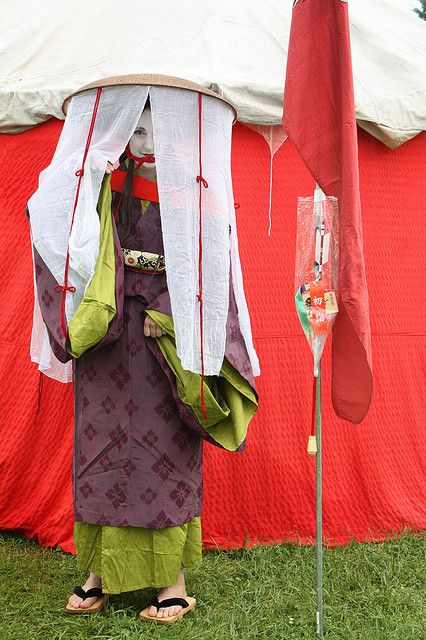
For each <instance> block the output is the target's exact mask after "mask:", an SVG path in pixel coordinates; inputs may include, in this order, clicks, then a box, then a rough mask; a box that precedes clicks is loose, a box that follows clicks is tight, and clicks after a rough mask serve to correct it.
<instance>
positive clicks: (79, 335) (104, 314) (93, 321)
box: [67, 174, 117, 358]
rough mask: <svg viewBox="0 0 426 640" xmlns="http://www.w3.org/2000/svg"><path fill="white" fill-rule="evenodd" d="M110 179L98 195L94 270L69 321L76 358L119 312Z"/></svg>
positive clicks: (71, 347)
mask: <svg viewBox="0 0 426 640" xmlns="http://www.w3.org/2000/svg"><path fill="white" fill-rule="evenodd" d="M110 181H111V175H110V174H108V175H106V176H105V177H104V180H103V183H102V187H101V193H100V195H99V201H98V213H99V218H100V248H99V257H98V259H97V261H96V266H95V271H94V274H93V276H92V279H91V281H90V283H89V285H88V287H87V289H86V292H85V294H84V297H83V300H82V301H81V302H80V304H79V306H78V307H77V309H76V311H75V313H74V315H73V317H72V319H71V321H70V323H69V325H68V339H69V344H68V347H67V350H68V353H69V354H70V355H72V356H73V357H74V358H79V357H80V356H81V355H82V354H83V353H85V352H86V351H87V350H88V349H90V348H91V347H93V346H94V345H95V344H98V342H100V341H101V340H102V338H103V337H104V336H105V335H106V333H107V331H108V327H109V324H110V322H111V320H112V319H113V318H114V316H115V314H116V312H117V309H116V303H115V254H114V232H113V226H112V215H111V187H110Z"/></svg>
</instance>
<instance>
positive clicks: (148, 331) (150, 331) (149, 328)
mask: <svg viewBox="0 0 426 640" xmlns="http://www.w3.org/2000/svg"><path fill="white" fill-rule="evenodd" d="M143 332H144V334H145V335H146V337H147V338H148V337H149V336H151V337H152V338H159V337H160V336H162V335H163V330H162V328H161V327H160V326H159V325H158V324H157V323H156V322H154V320H153V319H152V318H151V317H150V316H146V317H145V321H144V323H143Z"/></svg>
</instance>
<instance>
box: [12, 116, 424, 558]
mask: <svg viewBox="0 0 426 640" xmlns="http://www.w3.org/2000/svg"><path fill="white" fill-rule="evenodd" d="M61 126H62V125H61V123H60V122H57V121H54V120H51V121H49V122H47V123H45V124H43V125H41V126H38V127H36V128H35V129H32V130H31V131H28V132H26V133H23V134H19V135H2V136H0V138H1V141H0V142H1V144H0V175H1V179H0V221H1V229H2V233H1V236H0V261H1V262H0V282H1V292H2V304H1V305H0V344H1V350H0V385H1V387H0V388H1V394H0V412H1V419H0V428H1V448H0V464H1V467H0V469H1V475H0V483H1V484H0V528H3V529H20V530H21V531H23V532H24V533H25V534H26V535H27V536H29V537H35V536H36V537H37V538H38V540H39V542H40V544H41V545H45V546H56V545H59V546H60V547H62V549H64V550H66V551H71V552H73V551H74V548H73V544H72V526H73V516H72V496H71V455H72V429H73V427H72V417H73V404H72V387H71V386H70V385H62V384H60V383H57V382H54V381H52V380H50V379H48V378H46V377H42V376H40V374H39V373H38V371H37V368H36V365H34V364H32V363H30V361H29V355H28V353H29V339H30V330H31V319H32V297H33V286H32V272H31V253H30V244H29V232H28V228H27V223H26V219H25V216H24V206H25V203H26V200H27V199H28V197H29V196H30V195H31V193H32V192H33V191H34V190H35V188H36V185H37V175H38V173H39V172H40V170H41V169H43V168H44V167H45V166H46V165H47V164H48V163H49V161H50V158H51V156H52V153H53V150H54V147H55V144H56V141H57V139H58V136H59V133H60V130H61ZM425 151H426V134H421V135H420V136H418V137H417V138H415V139H414V140H411V141H410V142H407V143H406V144H404V145H403V146H402V147H401V148H400V149H397V150H394V151H391V150H389V149H387V148H386V147H384V146H383V145H382V144H381V143H379V142H377V141H375V140H374V139H372V138H371V137H370V136H368V135H367V134H365V133H363V132H360V135H359V154H360V170H361V197H362V205H363V219H364V236H365V255H366V266H367V278H368V282H369V291H370V303H371V306H370V309H371V321H372V332H373V362H374V396H373V404H372V407H371V409H370V412H369V415H368V417H367V418H366V420H364V422H363V423H361V424H360V425H357V426H354V425H351V424H349V423H346V422H343V421H341V420H339V419H337V418H336V417H335V416H334V414H333V411H332V407H331V401H330V379H329V378H330V344H328V346H327V347H326V351H325V355H324V359H323V360H324V364H323V371H324V400H323V416H324V417H323V421H324V427H323V431H324V436H323V437H324V444H323V446H324V467H323V475H324V479H323V482H324V535H325V539H326V544H329V545H332V544H345V543H347V542H348V541H349V540H350V539H351V538H353V537H355V538H356V539H357V540H359V541H365V540H382V539H384V538H386V536H387V535H389V534H391V533H392V532H394V531H400V530H401V529H402V528H403V527H405V526H406V527H409V528H411V529H414V530H419V529H423V528H426V504H425V503H426V501H425V495H424V491H425V469H424V465H425V461H426V455H425V453H426V452H425V437H424V424H425V418H426V415H425V414H426V411H425V402H424V397H423V396H424V390H425V388H426V338H425V335H426V329H425V326H426V321H425V317H426V298H425V296H424V295H423V294H422V291H423V286H422V282H423V276H424V274H425V269H426V258H425V256H426V224H425V215H424V211H425V204H426V197H425V179H424V176H425ZM233 173H234V189H235V200H236V202H238V203H239V204H240V208H239V209H238V210H237V215H238V230H239V237H240V250H241V259H242V263H243V267H244V271H245V286H246V293H247V298H248V303H249V308H250V312H251V318H252V325H253V334H254V341H255V346H256V349H257V352H258V355H259V358H260V363H261V368H262V375H261V377H260V378H258V389H259V393H260V410H259V412H258V415H257V416H256V418H255V419H254V421H253V422H252V424H251V426H250V430H249V435H248V446H247V449H246V452H245V453H243V454H232V453H228V452H223V451H221V450H216V449H215V448H214V447H211V446H210V445H206V446H205V449H204V451H205V460H204V471H205V507H204V513H203V539H204V543H205V545H206V547H212V546H215V545H219V546H220V547H221V548H227V547H229V546H241V545H242V544H247V545H250V544H253V543H259V542H266V543H269V542H273V541H278V540H284V539H291V540H300V542H301V543H302V544H310V543H312V541H313V538H314V535H315V459H314V458H313V457H312V458H311V457H309V456H308V455H307V453H306V443H307V437H308V434H309V427H310V416H311V406H310V401H311V387H312V381H311V376H312V373H311V363H312V359H311V355H310V352H309V349H308V346H307V344H306V342H305V338H304V336H303V334H302V330H301V328H300V326H299V322H298V320H297V317H296V313H295V309H294V303H293V279H294V261H295V255H294V252H295V232H296V227H295V224H296V214H295V210H296V198H297V196H298V195H310V194H312V190H313V187H314V185H313V181H312V179H311V178H310V177H309V175H308V174H307V171H306V169H305V168H304V166H303V164H302V161H301V160H300V159H299V158H298V156H297V154H296V152H295V151H294V149H293V148H292V147H291V144H290V143H289V142H288V141H287V142H286V143H285V144H284V145H283V146H282V148H281V149H280V150H279V152H278V153H277V155H276V156H275V161H274V193H273V197H274V199H273V214H272V215H273V220H272V235H271V237H268V213H267V212H268V195H269V150H268V147H267V145H266V143H265V141H264V140H263V139H262V138H261V137H260V136H259V135H258V134H257V133H254V132H253V131H251V130H249V129H247V128H246V127H244V126H243V125H239V124H238V125H237V126H236V127H235V132H234V145H233Z"/></svg>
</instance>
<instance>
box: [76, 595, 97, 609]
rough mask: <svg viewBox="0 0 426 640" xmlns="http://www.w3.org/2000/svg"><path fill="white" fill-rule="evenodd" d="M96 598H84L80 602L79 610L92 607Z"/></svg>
mask: <svg viewBox="0 0 426 640" xmlns="http://www.w3.org/2000/svg"><path fill="white" fill-rule="evenodd" d="M96 600H97V598H86V599H85V600H82V602H81V604H80V608H81V609H87V608H88V607H90V605H92V604H93V603H94V602H96Z"/></svg>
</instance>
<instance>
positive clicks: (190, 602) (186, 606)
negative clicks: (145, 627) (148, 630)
mask: <svg viewBox="0 0 426 640" xmlns="http://www.w3.org/2000/svg"><path fill="white" fill-rule="evenodd" d="M196 603H197V601H196V599H195V598H191V597H190V596H186V597H185V598H166V599H165V600H161V602H159V600H158V599H157V598H153V599H152V600H151V602H150V603H149V605H148V606H147V607H146V608H145V609H144V610H143V611H141V612H140V614H139V617H140V619H141V620H148V621H149V622H158V623H159V624H173V622H177V621H178V620H180V619H181V618H183V616H184V615H185V613H189V612H190V611H192V609H195V605H196ZM152 605H154V607H156V608H157V611H158V609H160V607H173V606H175V605H180V606H181V607H182V609H181V610H180V611H179V613H176V614H175V615H174V616H167V618H157V617H156V616H150V615H149V613H148V611H149V610H150V608H151V606H152Z"/></svg>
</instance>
